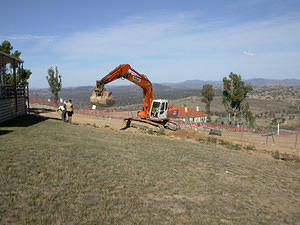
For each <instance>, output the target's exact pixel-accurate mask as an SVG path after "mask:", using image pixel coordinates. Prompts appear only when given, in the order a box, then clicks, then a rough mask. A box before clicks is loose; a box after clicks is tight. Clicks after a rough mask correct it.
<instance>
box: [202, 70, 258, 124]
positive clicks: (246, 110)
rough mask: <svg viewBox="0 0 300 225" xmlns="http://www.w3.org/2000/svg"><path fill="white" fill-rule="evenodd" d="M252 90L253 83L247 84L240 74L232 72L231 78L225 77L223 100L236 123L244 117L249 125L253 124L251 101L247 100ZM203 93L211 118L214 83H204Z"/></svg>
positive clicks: (230, 117)
mask: <svg viewBox="0 0 300 225" xmlns="http://www.w3.org/2000/svg"><path fill="white" fill-rule="evenodd" d="M252 90H253V88H252V87H251V85H246V84H245V82H244V81H242V78H241V76H240V75H238V74H235V73H232V72H231V73H230V74H229V78H227V77H224V78H223V101H222V102H223V104H224V107H225V109H226V111H227V112H228V115H229V120H230V121H232V122H234V123H235V122H236V121H237V119H240V118H241V117H244V118H245V119H246V121H247V122H248V124H249V125H253V123H254V120H255V118H254V116H253V114H252V112H251V111H250V106H249V103H248V102H246V101H245V100H246V97H247V95H248V93H249V92H250V91H252ZM201 94H202V99H201V101H202V102H204V103H205V110H206V113H207V114H208V115H209V118H210V105H211V102H212V100H213V98H214V96H215V94H214V90H213V87H212V85H210V84H206V85H204V86H203V88H202V90H201Z"/></svg>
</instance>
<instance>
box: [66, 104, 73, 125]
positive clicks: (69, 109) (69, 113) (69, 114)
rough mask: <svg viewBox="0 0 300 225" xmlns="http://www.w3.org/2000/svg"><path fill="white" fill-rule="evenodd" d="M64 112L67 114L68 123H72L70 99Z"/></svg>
mask: <svg viewBox="0 0 300 225" xmlns="http://www.w3.org/2000/svg"><path fill="white" fill-rule="evenodd" d="M66 110H67V114H68V122H69V123H72V115H73V104H72V100H71V99H70V100H69V102H68V103H67V104H66Z"/></svg>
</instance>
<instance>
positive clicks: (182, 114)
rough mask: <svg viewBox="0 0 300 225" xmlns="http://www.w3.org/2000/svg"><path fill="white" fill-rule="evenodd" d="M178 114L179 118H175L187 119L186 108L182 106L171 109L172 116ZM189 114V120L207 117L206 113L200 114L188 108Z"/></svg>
mask: <svg viewBox="0 0 300 225" xmlns="http://www.w3.org/2000/svg"><path fill="white" fill-rule="evenodd" d="M175 111H176V112H178V115H177V116H174V118H185V117H186V113H185V107H184V106H181V107H178V108H175V107H174V108H171V109H170V112H169V113H170V114H173V113H174V112H175ZM187 112H188V113H187V114H188V117H189V118H193V117H203V116H207V114H206V113H203V112H199V111H197V110H194V109H191V108H187Z"/></svg>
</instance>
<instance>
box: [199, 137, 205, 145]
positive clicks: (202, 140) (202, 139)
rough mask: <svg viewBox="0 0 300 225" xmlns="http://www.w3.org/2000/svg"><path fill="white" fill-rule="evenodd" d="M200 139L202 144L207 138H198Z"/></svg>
mask: <svg viewBox="0 0 300 225" xmlns="http://www.w3.org/2000/svg"><path fill="white" fill-rule="evenodd" d="M198 141H199V142H200V143H202V144H204V143H205V142H206V140H205V138H198Z"/></svg>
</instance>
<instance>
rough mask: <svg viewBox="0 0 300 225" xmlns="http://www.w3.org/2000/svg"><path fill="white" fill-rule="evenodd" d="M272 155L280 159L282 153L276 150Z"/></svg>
mask: <svg viewBox="0 0 300 225" xmlns="http://www.w3.org/2000/svg"><path fill="white" fill-rule="evenodd" d="M272 155H273V158H274V159H280V153H279V151H278V150H276V151H275V152H274V153H273V154H272Z"/></svg>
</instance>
